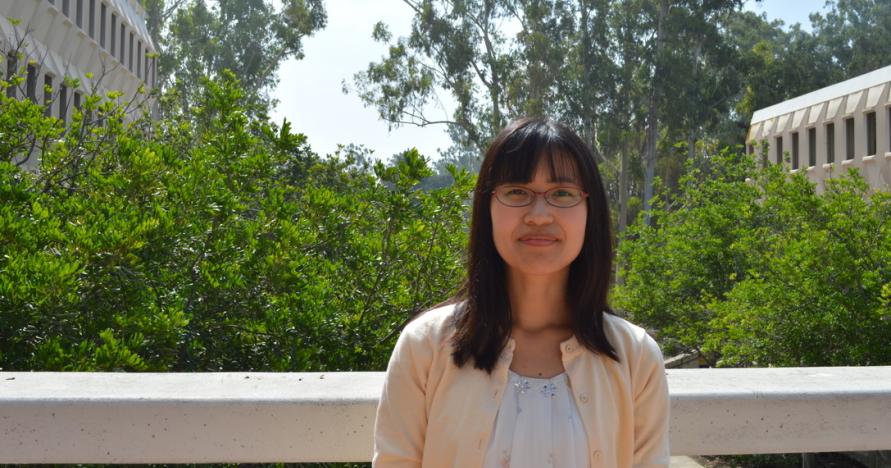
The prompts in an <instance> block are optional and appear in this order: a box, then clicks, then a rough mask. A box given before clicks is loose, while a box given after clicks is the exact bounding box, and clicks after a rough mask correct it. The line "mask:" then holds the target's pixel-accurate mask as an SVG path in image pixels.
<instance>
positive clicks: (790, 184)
mask: <svg viewBox="0 0 891 468" xmlns="http://www.w3.org/2000/svg"><path fill="white" fill-rule="evenodd" d="M664 199H665V198H664V196H663V197H662V200H663V201H664ZM673 205H674V206H667V205H665V204H664V202H663V203H660V204H658V205H657V206H656V209H655V211H654V217H655V219H656V225H655V226H646V225H636V226H634V227H633V228H632V229H631V230H630V231H629V232H628V236H627V237H626V238H625V239H623V241H622V243H621V245H620V247H619V257H620V260H619V262H620V268H621V269H622V271H623V273H622V275H623V278H624V279H625V282H624V284H623V285H620V286H619V287H617V288H616V291H615V293H614V294H615V297H614V300H615V303H616V304H617V306H618V307H620V308H621V309H624V310H626V311H627V312H628V313H629V314H630V315H631V316H632V317H633V318H634V320H636V321H638V322H640V323H642V324H645V325H646V326H648V327H653V328H655V329H657V330H659V333H660V338H661V340H662V342H663V344H664V345H665V346H666V348H667V349H666V351H668V352H679V351H686V350H699V351H702V352H703V353H704V354H705V355H706V356H708V357H711V358H712V359H713V360H714V361H715V362H714V363H715V364H717V365H719V366H743V367H745V366H802V365H824V366H833V365H882V364H888V363H891V347H889V346H888V336H891V300H889V298H891V194H888V193H887V192H880V191H877V192H871V191H870V190H869V188H868V186H867V185H866V183H865V182H864V181H863V179H862V178H861V177H860V176H859V175H858V174H857V173H856V172H855V171H851V172H850V173H849V174H847V175H844V176H842V177H836V178H833V179H831V180H829V181H828V182H827V184H826V190H825V192H824V193H822V194H818V193H817V192H816V190H815V187H814V186H813V185H812V184H811V183H810V182H808V180H807V179H806V177H805V176H804V175H803V174H802V173H796V174H794V175H791V176H790V175H788V174H787V173H786V172H785V168H784V167H783V166H780V165H771V166H770V167H768V168H764V169H759V168H756V166H755V163H754V160H753V158H752V157H751V156H748V155H741V154H737V153H735V152H732V151H729V150H727V151H724V152H721V153H720V154H718V155H716V156H714V157H712V158H709V159H707V160H705V161H703V162H701V164H699V165H696V166H694V165H691V166H690V167H688V173H687V175H686V176H685V177H684V178H683V179H682V181H681V192H680V194H679V196H678V197H677V198H676V199H675V200H674V201H673Z"/></svg>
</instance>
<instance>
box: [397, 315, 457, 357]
mask: <svg viewBox="0 0 891 468" xmlns="http://www.w3.org/2000/svg"><path fill="white" fill-rule="evenodd" d="M458 308H459V304H457V303H453V304H446V305H443V306H440V307H436V308H433V309H429V310H426V311H424V312H421V313H420V314H418V315H417V316H416V317H415V318H413V319H412V320H411V321H410V322H409V323H408V324H407V325H406V326H405V328H403V329H402V332H401V333H400V335H399V340H398V341H397V344H396V348H397V349H399V348H406V347H408V348H422V349H423V348H426V349H428V350H431V351H432V350H438V349H440V348H442V347H443V346H444V345H445V344H446V343H447V342H448V340H449V339H450V338H451V336H452V333H453V332H454V330H455V324H454V323H455V315H456V314H457V310H458Z"/></svg>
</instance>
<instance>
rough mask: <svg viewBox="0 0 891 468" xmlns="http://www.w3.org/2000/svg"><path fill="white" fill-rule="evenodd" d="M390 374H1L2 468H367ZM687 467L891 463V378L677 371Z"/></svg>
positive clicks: (676, 419)
mask: <svg viewBox="0 0 891 468" xmlns="http://www.w3.org/2000/svg"><path fill="white" fill-rule="evenodd" d="M382 382H383V374H382V373H376V372H349V373H346V372H344V373H324V374H320V373H296V374H275V373H207V374H182V373H166V374H145V373H142V374H136V373H129V374H124V373H51V372H47V373H41V372H38V373H27V372H0V463H208V462H332V461H368V460H369V459H370V457H371V448H372V429H373V425H374V410H375V405H376V404H377V398H378V395H379V393H380V389H381V384H382ZM668 382H669V388H670V392H671V447H672V453H673V454H675V455H692V454H696V455H714V454H747V453H780V452H783V453H789V452H830V451H859V450H887V449H891V367H814V368H771V369H672V370H669V371H668Z"/></svg>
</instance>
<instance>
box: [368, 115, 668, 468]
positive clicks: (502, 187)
mask: <svg viewBox="0 0 891 468" xmlns="http://www.w3.org/2000/svg"><path fill="white" fill-rule="evenodd" d="M611 268H612V243H611V235H610V216H609V209H608V205H607V201H606V197H605V192H604V189H603V183H602V182H601V179H600V174H599V173H598V171H597V167H596V166H595V164H594V159H593V156H592V154H591V151H590V149H589V148H588V147H587V146H586V145H585V144H584V143H583V142H582V140H581V139H580V138H579V137H578V136H577V135H575V134H574V133H573V132H572V131H570V130H569V129H567V128H566V127H564V126H563V125H560V124H558V123H556V122H554V121H551V120H548V119H542V118H526V119H521V120H518V121H515V122H513V123H511V124H510V125H508V126H507V128H505V129H504V130H503V131H502V132H501V133H500V134H499V135H498V136H497V137H496V138H495V140H494V141H493V142H492V144H491V146H490V147H489V149H488V151H487V152H486V156H485V158H484V160H483V163H482V167H481V168H480V174H479V178H478V180H477V185H476V189H475V192H474V202H473V214H472V218H471V226H470V243H469V255H468V272H467V282H466V284H465V286H464V287H463V288H462V290H461V292H460V293H459V294H458V296H457V297H456V298H455V300H454V301H452V303H451V304H450V305H446V306H443V307H438V308H436V309H433V310H430V311H427V312H425V313H423V314H421V315H419V316H418V317H417V318H416V319H415V320H413V321H412V322H411V323H409V324H408V326H406V328H405V330H403V332H402V334H401V335H400V337H399V340H398V341H397V343H396V347H395V349H394V350H393V355H392V357H391V358H390V363H389V366H388V367H387V374H386V380H385V383H384V389H383V393H382V395H381V399H380V404H379V406H378V411H377V419H376V421H375V431H374V433H375V435H374V442H375V445H374V458H373V462H372V463H373V465H374V466H376V467H402V466H424V467H440V466H442V467H446V466H448V467H462V468H469V467H480V466H485V467H507V466H512V467H527V466H528V467H543V466H559V467H592V468H595V467H622V468H624V467H631V466H634V467H652V466H668V458H669V452H668V387H667V384H666V379H665V371H664V366H663V362H662V354H661V352H660V350H659V347H658V345H657V344H656V343H655V341H654V340H653V339H652V338H650V337H649V336H648V335H647V334H646V332H645V331H644V330H643V329H641V328H639V327H637V326H635V325H632V324H630V323H629V322H627V321H625V320H623V319H621V318H619V317H616V316H615V315H613V314H612V313H611V312H610V311H609V308H608V305H607V291H608V289H609V278H610V273H611Z"/></svg>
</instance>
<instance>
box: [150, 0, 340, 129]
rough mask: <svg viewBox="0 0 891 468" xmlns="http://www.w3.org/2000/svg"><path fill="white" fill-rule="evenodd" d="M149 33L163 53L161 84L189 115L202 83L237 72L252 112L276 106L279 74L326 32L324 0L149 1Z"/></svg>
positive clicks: (161, 59)
mask: <svg viewBox="0 0 891 468" xmlns="http://www.w3.org/2000/svg"><path fill="white" fill-rule="evenodd" d="M145 4H146V7H147V13H148V25H149V30H150V32H151V33H152V36H153V38H154V39H155V41H156V42H158V46H159V50H160V51H161V57H160V67H159V81H160V83H161V85H162V87H164V88H173V89H175V90H176V91H177V97H178V99H177V101H176V102H177V103H178V104H180V105H181V106H182V107H183V108H184V109H189V108H190V107H191V106H192V105H193V103H194V102H195V101H196V100H197V94H198V93H199V89H200V84H199V83H200V82H201V78H202V77H205V76H209V77H217V76H220V73H221V72H222V71H223V70H226V69H228V70H232V72H233V73H235V75H236V76H238V78H239V80H240V81H241V83H242V86H243V87H244V89H245V91H246V93H247V95H248V96H249V98H250V99H249V101H250V103H249V107H250V106H254V107H256V108H257V109H258V112H259V111H264V110H266V109H268V108H269V107H270V105H272V104H274V102H273V101H272V98H271V96H270V94H269V93H270V92H271V91H272V90H273V89H274V87H275V86H276V84H277V83H278V76H277V74H276V72H277V71H278V67H279V65H280V64H281V62H282V61H283V60H285V59H287V58H289V57H296V58H302V57H303V41H304V39H305V38H306V37H308V36H311V35H312V34H313V33H314V32H315V31H318V30H319V29H322V28H324V27H325V24H326V22H327V15H326V12H325V8H324V4H323V0H283V1H277V2H273V1H271V0H216V1H213V2H207V1H205V0H176V1H170V0H146V2H145Z"/></svg>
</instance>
